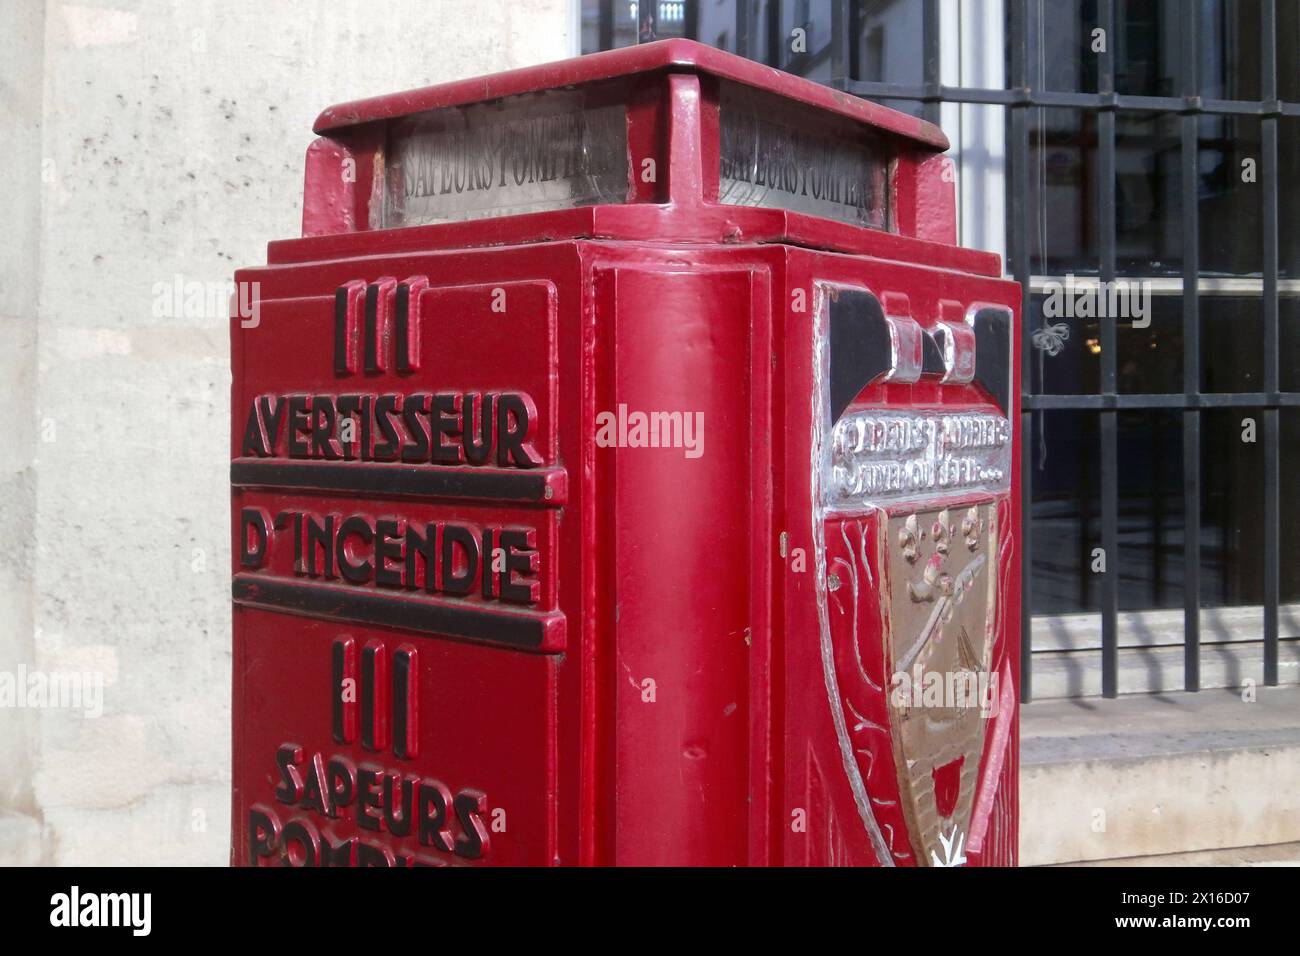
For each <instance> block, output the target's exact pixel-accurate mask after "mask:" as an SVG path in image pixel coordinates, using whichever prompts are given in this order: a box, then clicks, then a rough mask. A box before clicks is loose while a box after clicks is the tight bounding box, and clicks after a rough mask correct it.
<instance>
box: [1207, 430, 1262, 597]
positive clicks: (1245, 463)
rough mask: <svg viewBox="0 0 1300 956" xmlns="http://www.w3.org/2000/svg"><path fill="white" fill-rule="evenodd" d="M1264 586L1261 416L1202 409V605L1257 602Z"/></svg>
mask: <svg viewBox="0 0 1300 956" xmlns="http://www.w3.org/2000/svg"><path fill="white" fill-rule="evenodd" d="M1252 423H1253V425H1252ZM1249 438H1253V439H1254V440H1253V441H1249V440H1247V439H1249ZM1263 585H1264V416H1263V415H1262V414H1261V413H1260V411H1259V409H1254V408H1216V409H1207V410H1205V411H1203V412H1201V606H1202V607H1225V606H1233V605H1239V604H1260V603H1262V602H1263V600H1264V587H1263Z"/></svg>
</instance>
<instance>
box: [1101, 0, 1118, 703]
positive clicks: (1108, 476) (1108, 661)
mask: <svg viewBox="0 0 1300 956" xmlns="http://www.w3.org/2000/svg"><path fill="white" fill-rule="evenodd" d="M1097 14H1098V17H1097V18H1098V22H1099V25H1100V27H1101V29H1102V31H1103V37H1104V39H1105V47H1104V49H1103V51H1102V52H1099V53H1098V54H1097V57H1098V69H1097V92H1098V93H1100V94H1101V107H1100V111H1099V113H1098V116H1097V179H1098V183H1097V200H1098V206H1099V208H1098V216H1097V226H1098V232H1099V234H1100V235H1099V238H1100V249H1099V255H1100V279H1101V281H1102V282H1103V283H1107V282H1113V281H1114V280H1115V109H1116V100H1115V43H1116V40H1117V39H1118V37H1117V35H1116V32H1115V0H1098V4H1097ZM1104 311H1105V313H1106V314H1104V315H1102V316H1101V318H1100V320H1099V325H1100V338H1101V400H1102V408H1101V423H1100V425H1101V427H1100V429H1099V430H1100V433H1101V549H1102V560H1103V561H1104V562H1105V563H1104V568H1105V570H1104V571H1103V572H1102V574H1101V692H1102V695H1103V696H1105V697H1116V696H1118V695H1119V635H1118V633H1117V632H1118V620H1119V587H1118V582H1119V438H1118V420H1117V416H1118V414H1119V413H1118V412H1117V411H1116V401H1115V395H1116V391H1117V389H1116V381H1117V373H1118V367H1119V365H1118V361H1117V354H1116V353H1117V351H1118V346H1119V336H1118V333H1117V330H1116V326H1115V316H1114V315H1112V314H1110V310H1104Z"/></svg>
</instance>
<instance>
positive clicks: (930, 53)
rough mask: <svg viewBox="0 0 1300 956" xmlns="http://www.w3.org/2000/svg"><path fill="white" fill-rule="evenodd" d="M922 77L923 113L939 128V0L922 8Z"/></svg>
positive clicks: (929, 0) (932, 0)
mask: <svg viewBox="0 0 1300 956" xmlns="http://www.w3.org/2000/svg"><path fill="white" fill-rule="evenodd" d="M921 76H922V82H923V84H924V86H925V99H924V106H923V107H922V111H921V112H922V115H923V116H924V117H925V119H927V120H928V121H929V122H931V123H934V124H935V125H936V126H937V125H938V123H939V111H940V106H941V104H940V100H941V98H942V97H941V95H940V94H941V93H942V91H941V89H940V87H939V78H940V75H939V0H924V6H923V7H922V8H921Z"/></svg>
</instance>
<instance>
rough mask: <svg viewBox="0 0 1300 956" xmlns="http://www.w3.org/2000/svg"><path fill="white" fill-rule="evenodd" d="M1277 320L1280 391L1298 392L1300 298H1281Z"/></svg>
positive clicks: (1298, 472)
mask: <svg viewBox="0 0 1300 956" xmlns="http://www.w3.org/2000/svg"><path fill="white" fill-rule="evenodd" d="M1277 319H1278V322H1277V325H1278V330H1277V331H1278V352H1277V355H1278V361H1277V372H1278V381H1279V383H1280V385H1281V388H1282V391H1284V392H1300V298H1297V297H1295V296H1282V297H1281V298H1280V299H1279V300H1278V304H1277ZM1291 474H1293V475H1297V474H1300V471H1293V472H1291ZM1296 550H1298V551H1300V548H1297V549H1296Z"/></svg>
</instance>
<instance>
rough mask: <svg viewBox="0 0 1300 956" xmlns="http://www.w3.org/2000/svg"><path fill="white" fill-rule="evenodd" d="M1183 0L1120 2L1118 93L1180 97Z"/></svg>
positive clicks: (1116, 45)
mask: <svg viewBox="0 0 1300 956" xmlns="http://www.w3.org/2000/svg"><path fill="white" fill-rule="evenodd" d="M1186 15H1187V3H1186V2H1184V0H1119V2H1118V3H1116V5H1115V32H1116V34H1117V35H1116V36H1115V37H1114V41H1113V42H1114V47H1113V49H1112V52H1113V53H1114V55H1115V92H1116V93H1127V94H1130V95H1132V96H1178V95H1179V94H1181V93H1182V90H1180V89H1179V85H1178V81H1179V72H1178V71H1179V65H1180V64H1179V61H1180V59H1181V56H1180V54H1181V52H1182V40H1181V33H1182V18H1183V17H1184V16H1186Z"/></svg>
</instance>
